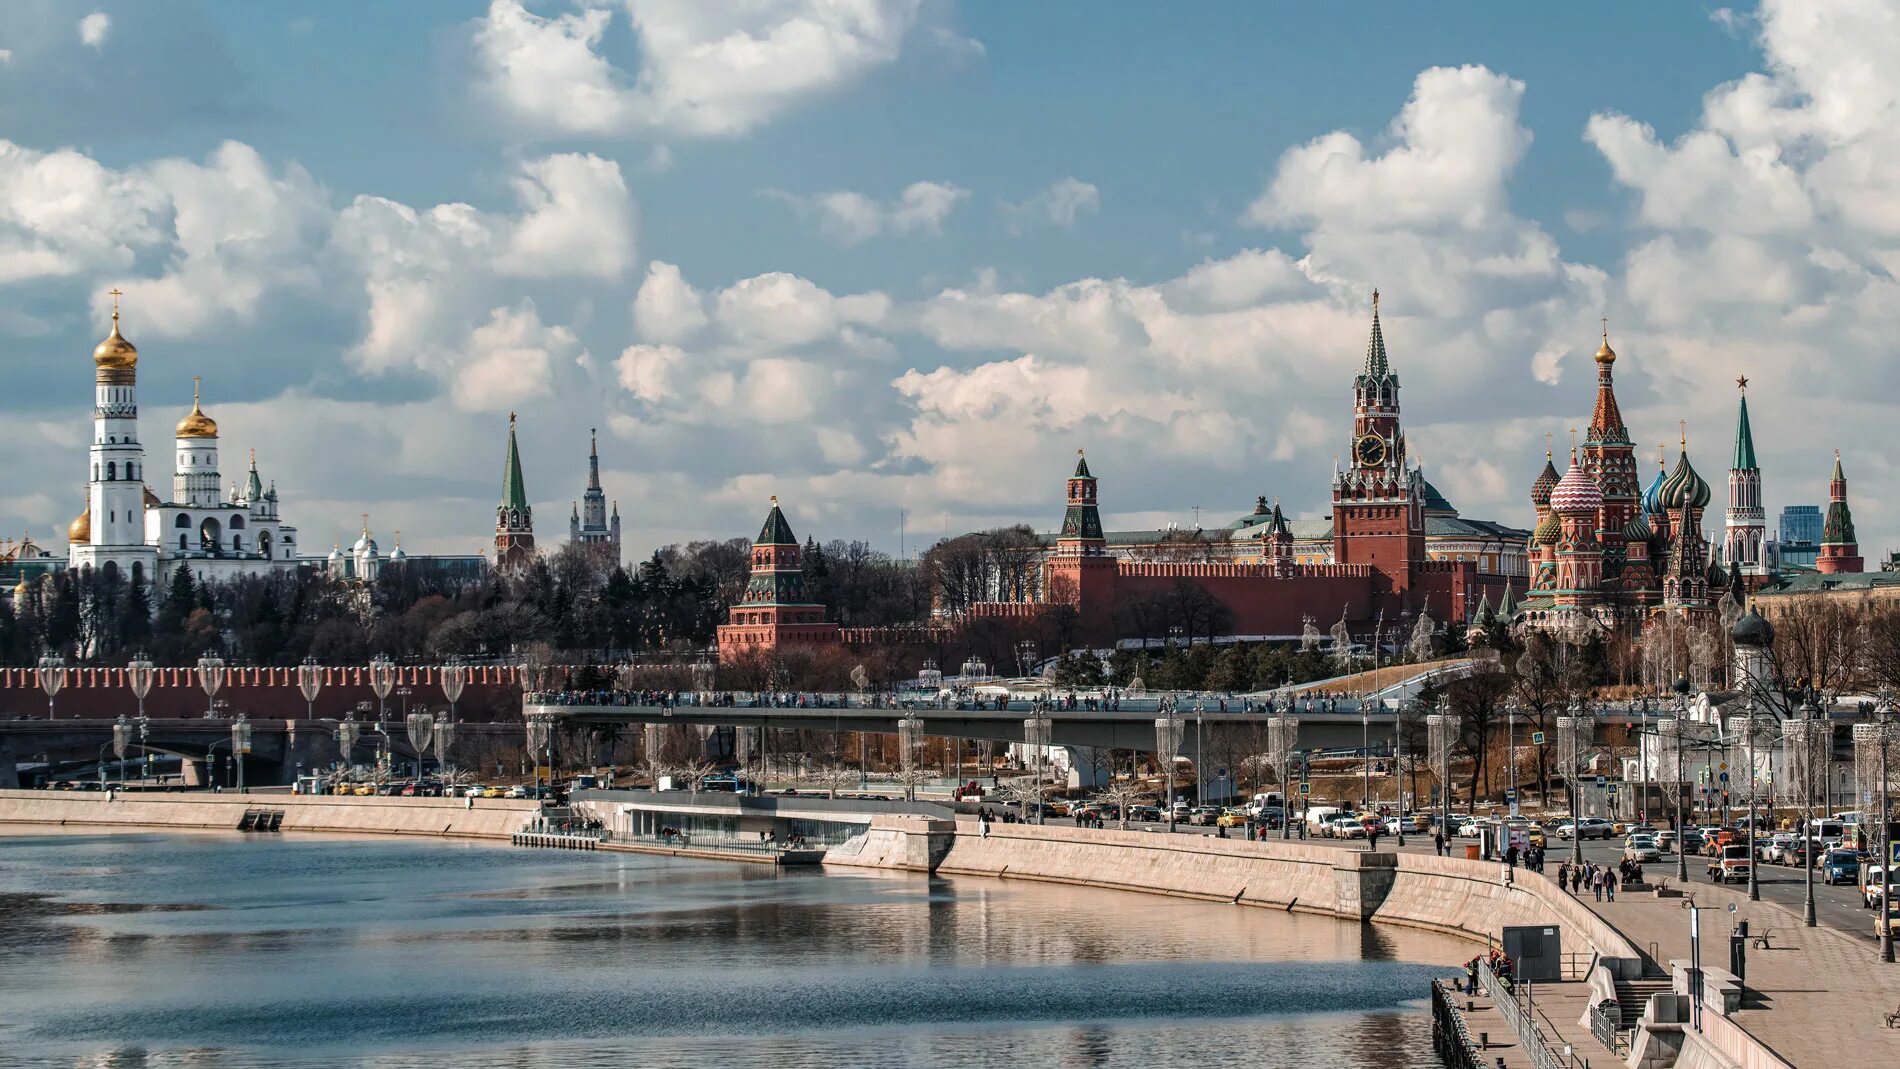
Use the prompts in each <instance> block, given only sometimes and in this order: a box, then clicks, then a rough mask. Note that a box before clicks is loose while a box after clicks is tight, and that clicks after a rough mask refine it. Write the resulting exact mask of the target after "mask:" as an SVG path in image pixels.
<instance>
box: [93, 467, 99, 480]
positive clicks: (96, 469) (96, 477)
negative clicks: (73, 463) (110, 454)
mask: <svg viewBox="0 0 1900 1069" xmlns="http://www.w3.org/2000/svg"><path fill="white" fill-rule="evenodd" d="M92 481H93V482H98V481H99V465H97V464H94V465H93V466H92Z"/></svg>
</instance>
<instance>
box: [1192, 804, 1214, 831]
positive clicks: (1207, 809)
mask: <svg viewBox="0 0 1900 1069" xmlns="http://www.w3.org/2000/svg"><path fill="white" fill-rule="evenodd" d="M1219 819H1220V807H1219V806H1213V805H1197V806H1195V807H1194V808H1193V809H1190V810H1188V817H1187V822H1188V823H1189V824H1192V825H1194V826H1195V827H1200V828H1211V827H1213V826H1214V822H1215V821H1217V820H1219Z"/></svg>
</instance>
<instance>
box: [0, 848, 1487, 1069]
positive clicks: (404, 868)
mask: <svg viewBox="0 0 1900 1069" xmlns="http://www.w3.org/2000/svg"><path fill="white" fill-rule="evenodd" d="M0 947H4V948H5V950H6V953H4V954H0V1049H4V1050H5V1051H7V1058H8V1064H19V1065H30V1066H56V1065H57V1066H129V1067H153V1069H164V1067H172V1066H194V1067H200V1066H202V1067H213V1069H249V1067H260V1069H261V1067H266V1066H271V1067H305V1066H311V1067H314V1066H331V1065H343V1066H360V1067H378V1069H382V1067H389V1069H396V1067H405V1066H423V1065H429V1066H451V1067H459V1066H477V1065H494V1064H509V1065H517V1066H542V1065H546V1066H591V1065H609V1064H612V1065H616V1066H621V1065H631V1064H639V1065H683V1066H684V1065H707V1064H725V1063H732V1062H740V1061H743V1062H760V1061H764V1062H767V1063H769V1064H770V1065H771V1066H772V1067H773V1069H802V1067H806V1066H810V1067H838V1066H853V1065H866V1066H870V1065H876V1066H892V1065H916V1066H928V1067H936V1066H944V1067H949V1066H956V1067H959V1069H965V1067H968V1066H971V1065H983V1064H997V1063H1001V1062H1004V1061H1011V1062H1024V1063H1027V1064H1056V1065H1064V1066H1124V1065H1128V1066H1134V1065H1139V1066H1142V1067H1144V1069H1170V1067H1175V1066H1190V1065H1194V1066H1198V1065H1206V1064H1222V1063H1228V1062H1233V1061H1238V1060H1241V1058H1243V1057H1244V1058H1245V1060H1246V1061H1247V1062H1249V1063H1251V1064H1255V1065H1261V1064H1264V1065H1294V1064H1327V1065H1335V1066H1341V1067H1349V1066H1368V1067H1370V1066H1381V1067H1384V1066H1393V1065H1429V1064H1432V1055H1431V1050H1430V1037H1429V1022H1428V1019H1427V1017H1426V1016H1425V1014H1424V1012H1423V1011H1422V1009H1421V1008H1420V1006H1419V1005H1418V1003H1417V1000H1418V999H1419V998H1421V997H1422V995H1423V993H1424V985H1425V979H1426V977H1427V976H1430V975H1433V974H1435V973H1442V972H1443V971H1445V970H1444V969H1443V965H1444V964H1446V963H1450V962H1453V961H1456V960H1457V959H1458V958H1460V957H1461V956H1462V954H1461V949H1462V948H1461V946H1460V944H1458V943H1456V942H1455V941H1452V940H1450V939H1448V938H1446V937H1442V936H1436V935H1431V934H1428V933H1419V932H1411V931H1408V930H1404V929H1378V928H1366V927H1362V926H1359V925H1353V924H1344V923H1339V922H1334V921H1329V920H1325V919H1320V918H1313V917H1305V916H1292V915H1287V914H1284V913H1278V912H1274V911H1268V910H1259V909H1248V908H1236V907H1233V906H1230V905H1225V904H1218V903H1200V902H1192V901H1183V900H1179V899H1154V898H1148V897H1145V896H1140V895H1130V894H1121V893H1116V892H1108V891H1097V890H1091V889H1086V888H1073V887H1065V886H1060V885H1047V884H1024V883H1015V882H998V881H985V880H975V879H946V880H926V879H922V878H918V877H895V876H880V875H862V876H860V875H837V874H832V875H825V874H818V873H792V874H784V875H778V874H774V873H773V872H772V871H771V870H770V869H766V868H761V867H753V866H732V865H720V864H717V863H710V862H698V861H689V860H678V859H658V858H646V857H638V856H633V855H621V854H579V853H573V854H570V853H566V852H558V851H522V850H510V849H505V848H494V847H486V846H478V845H471V844H453V843H423V842H401V841H396V842H392V841H388V840H351V839H313V838H289V839H281V838H274V837H269V838H260V837H248V838H247V837H237V836H209V835H186V836H97V837H88V836H57V837H54V836H43V837H37V838H24V839H0ZM1434 963H1436V964H1434Z"/></svg>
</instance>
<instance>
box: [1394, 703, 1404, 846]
mask: <svg viewBox="0 0 1900 1069" xmlns="http://www.w3.org/2000/svg"><path fill="white" fill-rule="evenodd" d="M1392 751H1393V754H1392V783H1393V791H1392V793H1393V794H1394V795H1395V796H1396V797H1397V799H1398V800H1397V801H1396V802H1395V803H1394V805H1393V808H1395V809H1396V810H1397V811H1398V816H1399V826H1398V844H1399V845H1400V846H1404V845H1405V696H1404V694H1403V693H1401V694H1400V696H1399V704H1398V708H1397V709H1396V710H1394V711H1393V713H1392Z"/></svg>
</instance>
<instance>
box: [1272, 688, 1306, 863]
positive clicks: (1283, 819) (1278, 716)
mask: <svg viewBox="0 0 1900 1069" xmlns="http://www.w3.org/2000/svg"><path fill="white" fill-rule="evenodd" d="M1299 734H1300V721H1299V718H1298V717H1293V716H1288V715H1286V714H1285V713H1284V712H1276V713H1275V714H1274V715H1273V716H1272V717H1269V718H1268V720H1267V754H1268V758H1269V760H1271V761H1272V762H1273V765H1274V768H1276V769H1277V770H1278V771H1279V773H1280V838H1282V839H1285V838H1287V837H1288V836H1290V835H1291V834H1292V833H1293V781H1292V777H1291V776H1290V775H1289V774H1288V773H1289V769H1288V767H1287V766H1288V763H1289V758H1291V757H1292V755H1293V745H1294V743H1295V742H1297V741H1298V739H1299Z"/></svg>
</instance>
